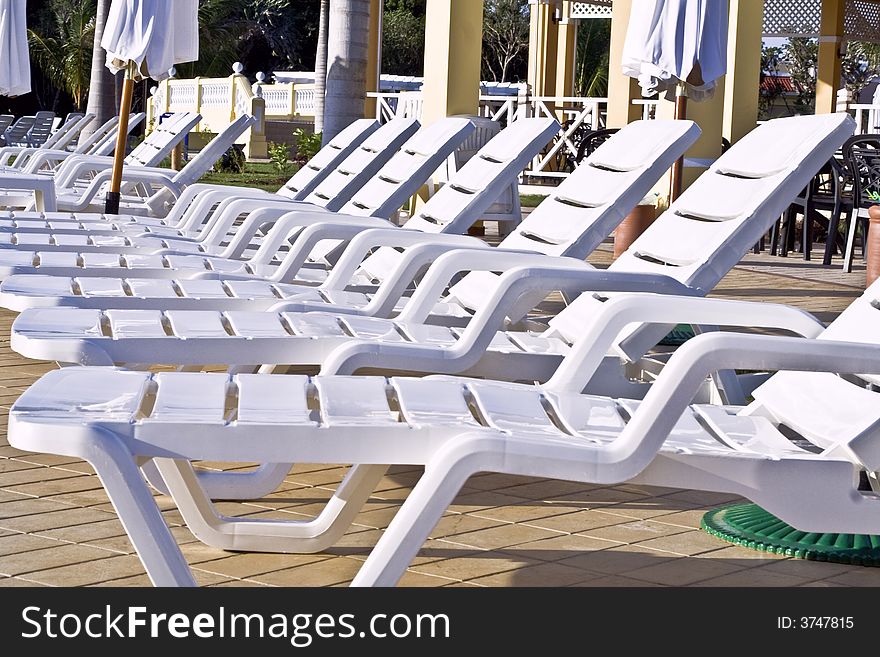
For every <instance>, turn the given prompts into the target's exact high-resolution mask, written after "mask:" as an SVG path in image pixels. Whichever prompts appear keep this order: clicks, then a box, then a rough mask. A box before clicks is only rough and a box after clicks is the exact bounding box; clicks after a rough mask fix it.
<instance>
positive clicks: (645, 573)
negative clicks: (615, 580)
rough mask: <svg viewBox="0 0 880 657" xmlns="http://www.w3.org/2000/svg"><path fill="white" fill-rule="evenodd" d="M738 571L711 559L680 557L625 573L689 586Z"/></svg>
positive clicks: (634, 577)
mask: <svg viewBox="0 0 880 657" xmlns="http://www.w3.org/2000/svg"><path fill="white" fill-rule="evenodd" d="M737 571H738V569H737V568H735V567H734V566H730V565H728V564H723V563H718V562H715V561H712V560H710V559H696V558H691V557H679V558H677V559H672V560H670V561H664V562H663V563H658V564H653V565H651V566H645V567H643V568H637V569H635V570H631V571H629V572H627V573H624V574H625V575H626V576H627V577H632V578H633V579H639V580H643V581H646V582H653V583H655V584H665V585H667V586H687V585H689V584H695V583H697V582H701V581H703V580H707V579H711V578H713V577H721V576H722V575H727V574H729V573H732V572H737Z"/></svg>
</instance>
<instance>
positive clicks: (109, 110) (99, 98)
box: [80, 0, 117, 139]
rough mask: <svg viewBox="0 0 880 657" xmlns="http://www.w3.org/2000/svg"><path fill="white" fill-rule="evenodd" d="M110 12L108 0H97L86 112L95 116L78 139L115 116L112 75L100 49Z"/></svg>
mask: <svg viewBox="0 0 880 657" xmlns="http://www.w3.org/2000/svg"><path fill="white" fill-rule="evenodd" d="M109 12H110V0H98V11H97V15H96V17H95V39H94V41H93V42H92V74H91V77H90V78H89V102H88V105H87V106H86V112H91V113H93V114H94V115H95V117H96V118H95V120H94V121H92V122H91V123H90V124H89V125H88V127H86V129H85V130H83V131H82V133H81V136H80V139H85V138H87V137H88V136H89V135H91V134H92V133H93V132H94V131H95V130H96V129H97V128H98V127H99V126H101V125H103V124H104V123H106V122H107V121H109V120H110V119H111V118H112V117H114V116H115V115H116V108H117V105H116V82H115V80H114V78H113V74H112V73H111V72H110V69H108V68H107V67H106V66H105V61H106V58H107V53H106V52H105V51H104V49H103V48H102V47H101V37H103V36H104V25H105V23H106V22H107V15H108V14H109Z"/></svg>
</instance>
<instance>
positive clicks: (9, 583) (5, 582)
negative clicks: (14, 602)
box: [0, 575, 46, 589]
mask: <svg viewBox="0 0 880 657" xmlns="http://www.w3.org/2000/svg"><path fill="white" fill-rule="evenodd" d="M33 586H46V585H45V584H37V583H36V582H29V581H28V580H26V579H20V578H18V577H6V576H4V575H0V589H2V588H17V587H33Z"/></svg>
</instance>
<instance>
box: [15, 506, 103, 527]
mask: <svg viewBox="0 0 880 657" xmlns="http://www.w3.org/2000/svg"><path fill="white" fill-rule="evenodd" d="M37 501H46V500H35V502H37ZM113 517H115V516H111V515H109V514H107V513H104V512H102V511H97V510H94V509H78V508H75V507H73V508H68V509H62V510H58V511H50V512H47V513H37V514H34V515H29V516H18V517H15V518H8V519H6V520H0V526H2V527H6V528H7V529H13V530H15V531H20V532H39V531H42V530H44V529H54V528H56V527H72V526H74V525H83V524H86V523H89V522H103V521H105V520H108V519H110V518H113Z"/></svg>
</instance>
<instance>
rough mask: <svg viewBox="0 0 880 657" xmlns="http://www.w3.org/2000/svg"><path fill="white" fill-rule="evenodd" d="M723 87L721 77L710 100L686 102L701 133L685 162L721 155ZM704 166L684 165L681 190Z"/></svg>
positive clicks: (706, 163)
mask: <svg viewBox="0 0 880 657" xmlns="http://www.w3.org/2000/svg"><path fill="white" fill-rule="evenodd" d="M748 1H751V0H748ZM724 87H725V80H724V79H723V78H722V79H721V80H719V81H718V86H717V87H716V88H715V95H714V96H713V97H712V98H711V99H710V100H704V101H703V102H701V103H695V102H694V101H690V102H688V107H687V117H686V118H688V119H690V120H691V121H694V122H696V124H697V125H699V126H700V130H702V134H701V135H700V138H699V139H697V141H696V142H695V143H694V145H693V146H691V147H690V149H689V150H688V152H687V153H685V164H696V163H697V162H698V161H701V160H702V161H704V164H705V166H708V165H709V164H710V163H711V162H712V161H714V160H715V159H716V158H717V157H718V156H719V155H721V135H722V125H723V123H724V120H723V119H724V104H725V103H724ZM664 102H666V104H668V105H672V104H673V103H671V102H668V101H664ZM688 160H690V162H688ZM705 166H700V167H696V166H685V168H684V174H683V175H682V190H684V189H687V187H688V185H690V184H691V183H692V182H693V181H694V180H696V178H697V177H698V176H699V175H700V174H701V173H703V171H705V170H706V169H705Z"/></svg>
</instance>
